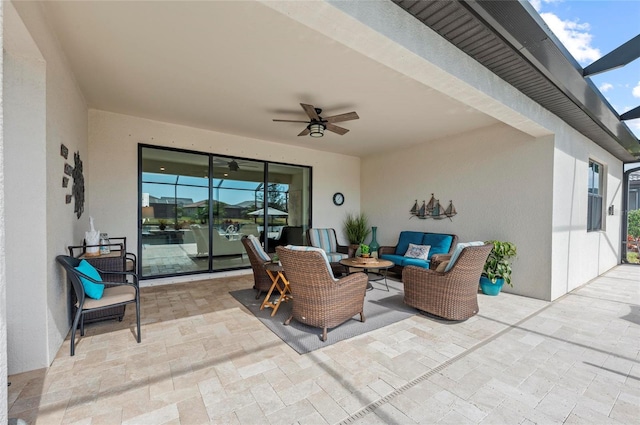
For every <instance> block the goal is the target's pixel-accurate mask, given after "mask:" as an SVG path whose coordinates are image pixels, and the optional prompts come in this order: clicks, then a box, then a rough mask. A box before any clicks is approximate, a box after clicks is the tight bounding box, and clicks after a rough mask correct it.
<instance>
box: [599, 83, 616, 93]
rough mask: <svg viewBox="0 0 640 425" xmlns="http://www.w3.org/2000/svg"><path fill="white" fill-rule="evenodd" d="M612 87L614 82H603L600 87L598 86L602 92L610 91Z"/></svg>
mask: <svg viewBox="0 0 640 425" xmlns="http://www.w3.org/2000/svg"><path fill="white" fill-rule="evenodd" d="M612 88H613V84H611V83H602V84H600V87H598V89H600V92H601V93H605V92H608V91H609V90H611V89H612Z"/></svg>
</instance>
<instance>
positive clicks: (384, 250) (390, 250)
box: [378, 246, 396, 257]
mask: <svg viewBox="0 0 640 425" xmlns="http://www.w3.org/2000/svg"><path fill="white" fill-rule="evenodd" d="M395 253H396V247H395V246H381V247H380V248H378V257H379V256H381V255H382V254H395Z"/></svg>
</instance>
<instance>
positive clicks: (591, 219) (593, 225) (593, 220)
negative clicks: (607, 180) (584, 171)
mask: <svg viewBox="0 0 640 425" xmlns="http://www.w3.org/2000/svg"><path fill="white" fill-rule="evenodd" d="M603 176H604V167H603V165H602V164H599V163H597V162H595V161H593V160H589V205H588V210H587V232H591V231H597V230H602V208H603V199H604V184H603Z"/></svg>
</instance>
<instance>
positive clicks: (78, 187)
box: [60, 144, 84, 218]
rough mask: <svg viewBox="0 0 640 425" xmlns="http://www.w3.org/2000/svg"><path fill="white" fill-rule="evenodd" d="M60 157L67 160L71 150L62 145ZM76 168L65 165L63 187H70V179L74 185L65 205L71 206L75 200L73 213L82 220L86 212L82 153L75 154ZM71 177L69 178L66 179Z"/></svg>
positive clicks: (65, 197)
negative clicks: (72, 200)
mask: <svg viewBox="0 0 640 425" xmlns="http://www.w3.org/2000/svg"><path fill="white" fill-rule="evenodd" d="M60 156H61V157H63V158H64V159H67V157H68V156H69V149H68V148H67V147H66V146H65V145H63V144H60ZM73 162H74V166H73V167H72V166H71V165H70V164H67V163H65V164H64V174H66V175H63V176H62V187H67V186H69V177H71V178H72V179H73V185H72V187H71V194H66V195H65V196H64V203H65V204H70V203H71V199H72V198H75V200H76V203H75V205H74V207H73V212H74V213H76V216H77V217H78V218H80V216H82V213H83V212H84V175H83V173H82V160H81V159H80V151H78V152H76V153H74V154H73ZM66 176H69V177H66Z"/></svg>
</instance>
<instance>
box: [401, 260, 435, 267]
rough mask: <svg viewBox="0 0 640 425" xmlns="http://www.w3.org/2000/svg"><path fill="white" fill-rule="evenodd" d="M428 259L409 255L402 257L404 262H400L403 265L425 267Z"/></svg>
mask: <svg viewBox="0 0 640 425" xmlns="http://www.w3.org/2000/svg"><path fill="white" fill-rule="evenodd" d="M429 263H430V262H429V261H427V260H422V259H420V258H409V257H405V259H404V264H402V265H403V266H405V267H406V266H417V267H422V268H425V269H428V268H429Z"/></svg>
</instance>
